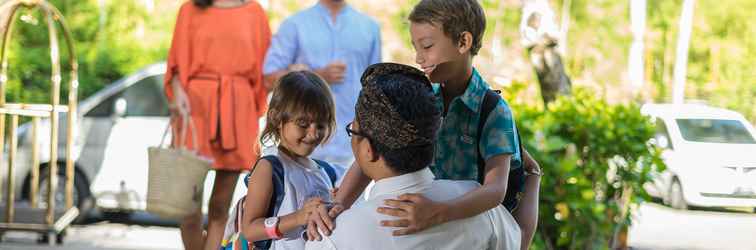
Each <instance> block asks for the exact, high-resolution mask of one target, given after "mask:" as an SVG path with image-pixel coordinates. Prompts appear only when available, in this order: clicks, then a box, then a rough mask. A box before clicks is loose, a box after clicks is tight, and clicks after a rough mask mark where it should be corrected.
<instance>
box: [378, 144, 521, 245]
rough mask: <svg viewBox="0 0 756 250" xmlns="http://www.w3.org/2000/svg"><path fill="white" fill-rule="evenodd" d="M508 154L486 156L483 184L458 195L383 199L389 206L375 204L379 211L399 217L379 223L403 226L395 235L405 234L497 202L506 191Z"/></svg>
mask: <svg viewBox="0 0 756 250" xmlns="http://www.w3.org/2000/svg"><path fill="white" fill-rule="evenodd" d="M511 158H512V157H511V155H509V154H499V155H495V156H493V157H491V158H489V159H488V160H487V161H486V175H485V178H484V180H485V181H484V184H483V186H481V187H479V188H476V189H474V190H472V191H470V192H468V193H467V194H465V195H463V196H462V197H459V198H457V199H453V200H450V201H446V202H434V201H432V200H430V199H428V198H425V197H424V196H422V195H420V194H404V195H400V196H399V197H398V198H397V199H395V200H393V199H389V200H386V202H385V204H386V205H388V206H390V207H381V208H378V212H379V213H382V214H386V215H391V216H395V217H400V218H401V219H399V220H391V221H381V225H382V226H388V227H402V229H399V230H395V231H394V233H393V234H394V236H399V235H407V234H412V233H415V232H419V231H422V230H424V229H427V228H430V227H432V226H435V225H438V224H442V223H445V222H448V221H453V220H458V219H463V218H468V217H472V216H475V215H478V214H480V213H482V212H485V211H488V210H489V209H491V208H494V207H496V206H498V205H499V204H501V202H502V201H504V196H505V195H506V193H507V179H508V177H509V162H510V159H511Z"/></svg>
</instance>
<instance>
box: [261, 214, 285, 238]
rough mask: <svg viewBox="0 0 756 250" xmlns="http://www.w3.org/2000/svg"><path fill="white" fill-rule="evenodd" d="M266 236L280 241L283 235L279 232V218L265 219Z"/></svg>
mask: <svg viewBox="0 0 756 250" xmlns="http://www.w3.org/2000/svg"><path fill="white" fill-rule="evenodd" d="M264 224H265V234H267V235H268V237H270V238H271V239H280V238H281V237H282V236H283V235H282V234H281V232H280V231H278V217H270V218H267V219H265V222H264Z"/></svg>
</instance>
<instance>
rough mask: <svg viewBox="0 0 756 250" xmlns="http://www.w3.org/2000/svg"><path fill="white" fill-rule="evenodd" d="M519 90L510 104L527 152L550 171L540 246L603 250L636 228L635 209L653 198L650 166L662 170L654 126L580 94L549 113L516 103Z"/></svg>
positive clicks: (634, 109) (510, 95)
mask: <svg viewBox="0 0 756 250" xmlns="http://www.w3.org/2000/svg"><path fill="white" fill-rule="evenodd" d="M522 86H523V85H521V84H515V85H514V86H513V87H512V88H511V89H509V90H507V91H505V92H506V94H507V96H505V98H506V99H507V100H513V101H512V102H511V106H512V109H513V110H514V111H515V113H516V116H517V117H516V120H517V122H518V124H517V125H518V128H520V132H521V135H522V138H523V141H524V143H525V146H526V148H527V149H528V151H529V152H530V153H531V154H532V155H533V156H534V158H535V159H536V160H537V161H538V162H539V163H540V164H541V167H542V169H543V170H544V173H545V175H544V176H543V177H542V181H541V193H540V194H541V197H540V211H539V212H540V214H539V225H538V234H537V242H536V244H535V245H536V247H537V248H546V249H606V248H607V247H608V244H609V240H610V239H611V237H612V235H613V234H614V232H615V231H617V230H618V229H619V228H621V227H623V226H626V225H628V224H629V223H630V222H631V221H630V218H631V213H632V211H633V210H632V209H630V208H632V207H634V206H637V205H638V204H639V203H640V202H642V201H643V200H646V198H648V195H647V194H646V192H645V191H644V190H643V188H642V185H643V184H644V183H646V182H649V181H650V180H651V179H650V178H651V173H652V171H656V170H655V168H654V167H653V166H654V165H656V166H663V163H662V162H661V160H660V158H659V152H660V151H659V150H658V149H657V148H656V147H653V146H651V145H650V144H647V142H648V141H649V140H650V139H651V138H652V136H653V134H654V128H653V126H652V124H651V123H650V121H649V120H648V119H647V118H646V117H645V116H643V115H641V113H640V109H639V107H638V106H636V105H622V104H619V105H614V104H608V103H607V102H606V101H605V100H603V99H598V98H596V97H595V96H596V95H595V94H594V93H592V92H590V91H587V90H585V89H581V88H577V89H575V91H574V95H573V96H571V97H560V98H559V99H558V100H557V101H555V102H554V103H552V104H550V105H548V106H547V108H545V110H544V108H543V107H538V106H532V105H528V104H524V103H523V102H520V100H518V98H517V96H518V93H519V92H520V90H522V89H523V87H522ZM623 195H624V197H625V198H622V197H623ZM620 201H629V203H628V206H627V207H623V206H621V205H620V204H621V203H620Z"/></svg>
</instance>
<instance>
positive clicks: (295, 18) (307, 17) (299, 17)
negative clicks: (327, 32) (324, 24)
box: [281, 7, 319, 25]
mask: <svg viewBox="0 0 756 250" xmlns="http://www.w3.org/2000/svg"><path fill="white" fill-rule="evenodd" d="M314 18H319V16H318V13H317V10H316V9H315V7H308V8H306V9H303V10H300V11H297V12H296V13H294V14H293V15H291V16H289V17H287V18H285V19H284V20H283V22H281V25H292V24H293V25H298V24H305V23H308V22H311V21H312V20H313V19H314Z"/></svg>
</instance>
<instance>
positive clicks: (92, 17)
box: [6, 0, 176, 103]
mask: <svg viewBox="0 0 756 250" xmlns="http://www.w3.org/2000/svg"><path fill="white" fill-rule="evenodd" d="M50 2H51V3H52V4H53V5H55V6H56V7H57V8H58V9H59V10H60V12H61V13H62V14H63V16H64V17H65V20H66V22H67V26H68V28H69V29H70V32H71V38H72V39H73V40H74V48H75V49H76V51H75V53H76V56H77V59H78V64H79V74H78V77H79V83H80V85H79V93H78V94H79V100H82V99H84V98H86V97H87V96H89V95H91V94H93V93H95V92H97V91H99V90H101V89H102V88H103V87H104V86H105V85H107V84H110V83H112V82H114V81H116V80H118V79H120V78H121V77H123V76H125V75H128V74H130V73H133V72H135V71H136V70H138V69H140V68H142V67H144V66H146V65H149V64H151V63H155V62H159V61H162V60H164V58H165V57H166V55H167V50H168V46H170V38H171V32H172V31H173V23H174V22H175V21H174V20H175V18H176V10H175V9H171V10H167V11H160V12H155V11H152V12H151V13H150V11H148V9H146V8H145V6H144V4H143V3H141V1H107V2H102V1H96V0H82V1H65V0H50ZM13 22H14V27H13V34H12V38H11V42H10V46H9V51H8V59H9V60H8V65H9V72H8V73H9V74H8V79H9V82H8V85H7V86H6V88H7V89H6V100H7V101H8V102H23V103H49V102H50V96H49V95H50V73H51V66H50V64H51V62H50V39H49V33H48V28H47V22H46V19H45V17H44V15H42V12H41V11H40V10H39V9H26V8H21V9H20V10H19V11H18V14H17V15H16V16H15V18H14V19H13ZM62 33H63V31H62V29H61V27H60V26H58V41H59V46H60V61H61V64H62V65H61V66H62V67H61V73H62V77H63V82H62V84H61V87H62V92H61V99H60V100H61V102H62V103H67V91H68V86H67V85H68V80H69V79H70V78H69V71H70V69H71V66H70V65H69V64H68V60H69V58H70V55H69V54H68V48H67V45H68V44H66V41H65V39H64V38H63V35H62Z"/></svg>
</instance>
